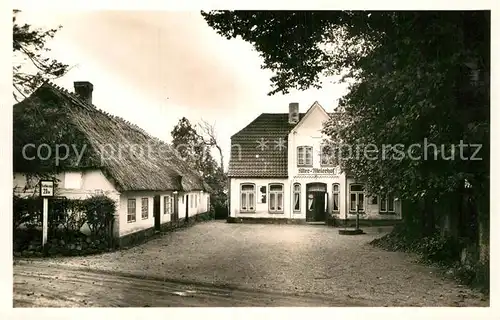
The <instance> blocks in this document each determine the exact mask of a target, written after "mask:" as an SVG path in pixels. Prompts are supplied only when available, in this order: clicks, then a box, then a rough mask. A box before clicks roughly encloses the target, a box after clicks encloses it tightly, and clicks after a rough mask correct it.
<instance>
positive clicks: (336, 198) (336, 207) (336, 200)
mask: <svg viewBox="0 0 500 320" xmlns="http://www.w3.org/2000/svg"><path fill="white" fill-rule="evenodd" d="M332 200H333V201H332V202H333V203H332V211H333V213H339V212H340V185H339V184H338V183H334V184H333V186H332Z"/></svg>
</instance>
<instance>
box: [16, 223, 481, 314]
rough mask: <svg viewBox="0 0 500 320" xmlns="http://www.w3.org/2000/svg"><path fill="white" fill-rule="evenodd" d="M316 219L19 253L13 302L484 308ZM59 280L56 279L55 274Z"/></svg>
mask: <svg viewBox="0 0 500 320" xmlns="http://www.w3.org/2000/svg"><path fill="white" fill-rule="evenodd" d="M364 230H365V231H366V234H364V235H358V236H341V235H339V234H338V229H335V228H331V227H326V226H319V225H251V224H227V223H224V222H221V221H213V222H207V223H201V224H198V225H195V226H193V227H191V228H188V229H183V230H179V231H176V232H172V233H167V234H165V235H163V236H161V237H159V238H157V239H153V240H151V241H149V242H147V243H145V244H143V245H140V246H137V247H134V248H130V249H128V250H121V251H117V252H112V253H105V254H99V255H95V256H87V257H65V258H52V259H31V260H26V259H24V260H18V259H16V261H15V265H14V305H15V306H19V307H22V306H106V307H107V306H145V305H149V306H151V307H165V306H207V307H211V306H233V305H234V306H361V305H366V306H371V307H383V306H451V307H454V306H488V305H489V301H488V299H487V298H485V297H483V296H482V295H481V294H480V293H478V292H476V291H474V290H471V289H469V288H467V287H465V286H461V285H459V284H458V283H456V282H455V281H453V280H452V279H448V278H445V277H443V276H442V275H441V274H440V273H439V272H438V270H435V269H433V268H431V267H428V266H424V265H420V264H417V263H415V257H413V256H411V255H408V254H405V253H401V252H388V251H384V250H381V249H379V248H374V247H373V246H371V245H369V244H368V243H369V242H370V241H371V240H373V239H375V238H377V237H381V236H382V235H383V234H384V232H386V231H384V230H381V229H379V228H365V229H364ZM56 277H57V278H56Z"/></svg>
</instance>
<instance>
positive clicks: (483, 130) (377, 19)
mask: <svg viewBox="0 0 500 320" xmlns="http://www.w3.org/2000/svg"><path fill="white" fill-rule="evenodd" d="M202 15H203V17H204V18H205V20H206V21H207V23H208V25H209V26H211V27H212V28H213V29H215V30H216V31H217V32H218V33H219V34H221V35H222V36H224V37H226V38H228V39H230V38H236V37H241V38H242V39H243V40H244V41H247V42H249V43H251V44H252V45H253V46H254V48H255V49H256V50H257V51H258V52H259V53H260V54H261V56H262V58H263V65H262V68H265V69H269V70H271V71H273V72H274V73H275V75H274V76H273V77H272V78H271V83H272V86H273V87H272V90H271V92H270V93H269V94H275V93H287V92H288V90H289V89H290V88H295V89H301V90H302V89H307V88H310V87H321V78H322V77H323V76H331V75H341V76H342V80H343V81H347V82H348V83H349V89H350V90H349V93H348V94H347V95H346V96H344V97H343V98H342V99H341V101H340V104H339V107H338V111H341V113H340V114H339V115H338V116H337V117H335V118H334V119H332V120H331V121H329V122H328V123H327V124H325V126H324V132H325V133H326V134H327V135H328V136H330V137H331V139H330V140H331V142H332V143H333V144H334V145H335V146H337V149H336V152H337V154H338V152H339V151H340V150H342V149H341V148H340V147H342V146H350V147H351V148H352V147H357V148H358V150H361V152H363V146H364V145H368V144H373V145H375V146H376V147H377V148H378V150H376V151H372V152H371V153H370V155H371V157H367V156H365V155H364V154H363V153H361V155H360V156H352V157H341V158H338V159H337V160H338V161H339V164H340V165H341V167H342V169H343V170H344V171H345V172H347V173H348V174H350V175H353V176H354V177H356V178H357V179H361V180H364V181H365V182H366V183H367V186H368V189H369V190H370V191H371V192H375V193H379V194H381V193H382V194H383V193H393V194H396V195H398V196H399V197H401V198H403V199H407V200H412V201H423V202H424V210H423V212H431V213H432V211H433V207H435V206H434V204H435V203H436V201H443V199H444V197H445V196H447V195H449V194H450V193H452V194H453V193H457V194H458V193H460V190H461V189H462V188H463V186H464V185H465V182H466V181H467V182H468V183H470V184H471V185H472V186H473V198H474V199H475V200H474V202H475V204H476V208H475V209H476V210H477V211H478V212H479V214H480V215H482V216H483V217H487V216H488V214H489V110H490V109H489V69H490V57H489V51H490V40H489V39H490V30H489V28H490V13H489V11H453V12H432V11H425V12H420V11H416V12H410V11H401V12H383V11H374V12H369V11H355V12H352V11H343V12H340V11H336V12H328V11H318V12H314V11H301V12H290V11H280V12H273V11H262V12H255V11H211V12H202ZM424 139H427V141H428V143H433V144H436V145H437V151H436V156H437V160H434V148H433V147H432V146H431V147H429V148H428V149H427V150H425V149H424V148H421V149H419V148H413V149H411V152H410V153H411V156H412V157H413V158H414V159H410V158H409V156H408V155H409V154H408V148H409V147H410V146H411V145H412V144H415V143H417V144H421V145H422V144H423V143H424ZM461 140H462V141H463V143H464V144H469V143H473V144H480V145H482V149H481V151H480V152H479V153H478V154H476V155H475V156H476V158H482V160H478V161H470V160H463V159H461V158H460V152H462V153H463V157H468V158H470V157H471V156H472V155H473V153H474V152H475V150H474V149H475V148H468V147H462V151H460V147H459V144H460V141H461ZM397 144H402V145H403V150H404V151H406V155H405V157H403V158H400V157H398V155H400V154H399V153H398V152H397V150H394V149H389V150H386V151H385V157H384V156H383V155H384V152H383V150H382V147H383V145H392V146H395V145H397ZM441 145H443V146H444V147H443V151H441V150H440V149H441ZM400 148H401V147H400ZM451 152H455V158H454V160H443V159H442V155H443V153H444V155H445V156H446V157H449V156H450V153H451ZM425 155H427V159H425V158H423V157H424V156H425ZM418 156H420V158H419V159H416V158H417V157H418ZM421 221H423V222H425V223H427V222H428V227H429V229H432V228H433V226H434V217H433V216H432V215H431V216H422V217H421ZM486 229H487V228H486ZM486 229H484V230H486ZM430 231H432V230H430Z"/></svg>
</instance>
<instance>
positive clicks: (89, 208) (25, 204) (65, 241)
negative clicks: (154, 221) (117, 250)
mask: <svg viewBox="0 0 500 320" xmlns="http://www.w3.org/2000/svg"><path fill="white" fill-rule="evenodd" d="M13 206H14V208H13V209H14V219H13V228H14V233H13V235H14V239H13V240H14V251H15V252H22V251H28V252H33V251H41V240H42V233H41V231H40V230H36V228H34V227H36V226H41V222H42V219H41V216H42V201H41V198H39V197H36V196H32V197H27V198H21V197H18V196H15V195H14V198H13ZM115 212H116V204H115V202H114V201H113V200H112V199H110V198H108V197H106V196H93V197H91V198H88V199H84V200H81V199H66V198H52V199H50V200H49V212H48V244H47V247H48V248H49V249H50V250H51V252H56V251H57V253H59V254H73V253H74V252H73V251H74V250H76V251H77V253H76V254H81V253H82V252H86V251H85V250H83V249H82V248H83V247H89V248H90V249H92V250H98V251H99V250H101V251H102V249H106V248H108V247H109V246H111V245H112V236H113V234H112V231H113V228H112V227H113V221H114V215H115ZM85 222H87V224H88V226H89V229H90V232H91V237H89V239H88V241H90V243H91V244H92V243H94V241H95V242H96V243H97V244H96V245H89V244H88V243H89V242H88V241H87V240H86V238H87V236H86V235H84V234H82V233H81V232H80V229H81V228H82V226H83V225H84V224H85ZM21 225H25V226H26V227H27V228H26V229H24V230H23V229H20V228H19V227H20V226H21ZM61 226H62V228H60V227H61ZM90 238H92V239H94V240H92V239H90ZM50 250H49V251H50ZM70 251H71V252H73V253H71V252H70Z"/></svg>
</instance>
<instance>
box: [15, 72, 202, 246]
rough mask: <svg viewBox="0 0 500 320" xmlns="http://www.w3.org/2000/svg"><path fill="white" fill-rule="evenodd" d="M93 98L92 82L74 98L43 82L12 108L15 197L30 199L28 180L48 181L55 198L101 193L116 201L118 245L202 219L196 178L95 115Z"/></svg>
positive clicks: (142, 135) (148, 141)
mask: <svg viewBox="0 0 500 320" xmlns="http://www.w3.org/2000/svg"><path fill="white" fill-rule="evenodd" d="M92 91H93V86H92V84H91V83H89V82H75V93H71V92H69V91H68V90H66V89H63V88H61V87H58V86H56V85H54V84H52V83H49V82H46V83H44V84H43V85H42V86H40V87H39V88H38V89H37V90H36V91H35V92H34V93H33V94H31V96H29V97H28V98H26V99H25V100H23V101H22V102H20V103H17V104H15V105H14V108H13V121H14V132H13V134H14V139H13V142H14V145H13V149H14V150H13V151H14V154H13V157H14V159H13V160H14V187H15V191H16V192H17V193H19V194H26V193H32V192H34V188H36V184H37V180H36V179H35V180H32V179H30V177H33V176H35V177H40V176H41V175H43V174H49V175H51V176H55V177H56V178H57V181H56V183H57V185H58V188H57V195H58V196H65V197H68V198H81V197H86V196H88V195H92V194H96V193H97V194H100V193H105V194H107V195H108V196H109V197H111V198H113V199H115V200H116V201H117V207H118V211H117V217H116V223H115V226H116V229H115V235H116V236H118V237H123V236H126V235H129V234H131V233H134V232H138V231H143V230H147V229H148V230H149V229H152V230H153V229H155V228H156V229H159V228H160V227H161V225H162V224H164V223H168V222H169V221H171V220H172V219H178V218H183V217H187V216H192V215H196V214H199V213H203V212H205V211H207V210H208V208H209V191H210V190H209V187H208V185H207V184H206V183H204V181H203V180H202V178H201V176H200V174H199V173H198V172H196V171H195V170H194V169H193V168H191V167H190V165H189V164H188V163H186V162H184V161H183V160H182V159H181V158H180V156H179V154H178V152H177V151H176V150H174V148H172V147H171V146H170V145H168V144H167V143H164V142H162V141H160V140H159V139H157V138H155V137H152V136H150V135H149V134H148V133H146V132H145V131H144V130H142V129H141V128H139V127H138V126H136V125H134V124H132V123H130V122H128V121H126V120H124V119H122V118H119V117H116V116H113V115H111V114H109V113H107V112H105V111H102V110H99V109H97V108H96V107H95V106H94V105H93V104H92ZM137 112H140V109H138V110H137Z"/></svg>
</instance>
